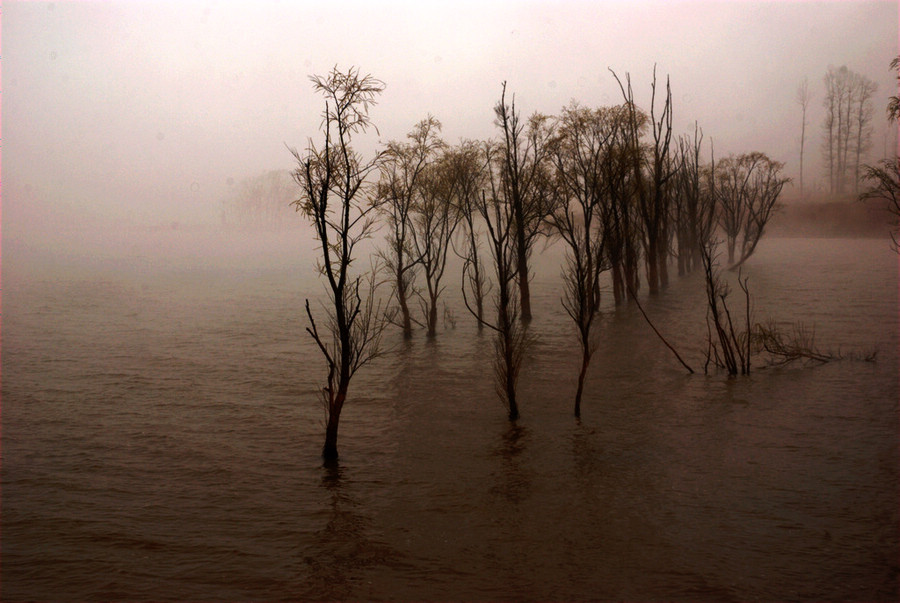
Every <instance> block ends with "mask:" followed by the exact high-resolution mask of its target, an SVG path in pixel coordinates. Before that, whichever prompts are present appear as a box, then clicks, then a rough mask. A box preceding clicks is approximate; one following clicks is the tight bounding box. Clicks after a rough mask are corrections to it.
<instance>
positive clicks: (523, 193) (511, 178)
mask: <svg viewBox="0 0 900 603" xmlns="http://www.w3.org/2000/svg"><path fill="white" fill-rule="evenodd" d="M494 114H495V116H496V122H495V123H496V124H497V126H498V127H499V128H500V132H501V134H502V140H501V141H500V162H499V175H500V179H499V180H500V182H499V183H498V188H497V193H498V194H500V195H502V196H503V201H502V202H503V203H504V204H505V205H508V206H509V208H510V209H511V211H512V218H513V233H512V235H513V238H514V241H515V252H516V275H517V279H518V284H519V299H520V305H521V317H522V320H523V321H525V322H528V321H530V320H531V289H530V286H529V282H530V277H531V275H530V274H529V269H528V264H529V258H530V256H531V249H532V246H533V245H534V241H535V239H536V238H537V236H538V235H539V234H540V232H541V225H542V223H543V220H544V217H545V216H546V215H547V214H548V212H549V211H550V207H551V203H552V201H551V199H550V198H549V195H548V194H547V190H546V187H547V184H548V182H549V176H548V173H549V167H548V165H547V153H548V151H549V147H548V142H549V140H550V137H551V135H552V132H551V129H550V127H549V126H550V119H549V118H548V117H547V116H545V115H541V114H539V113H534V114H533V115H532V116H531V117H530V118H528V121H527V123H523V122H522V121H521V119H520V115H519V113H518V111H516V100H515V96H513V98H512V100H511V101H510V104H509V105H507V104H506V82H503V91H502V93H501V95H500V101H499V102H498V103H497V104H496V105H495V106H494Z"/></svg>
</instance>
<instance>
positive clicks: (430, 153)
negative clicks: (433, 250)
mask: <svg viewBox="0 0 900 603" xmlns="http://www.w3.org/2000/svg"><path fill="white" fill-rule="evenodd" d="M440 127H441V125H440V123H439V122H438V121H437V120H436V119H434V118H433V117H431V116H428V117H427V118H425V119H423V120H422V121H420V122H419V123H418V124H416V127H415V128H414V129H413V130H412V131H411V132H410V133H409V134H407V138H408V139H409V142H405V143H400V142H395V141H391V142H389V143H388V145H387V149H386V150H385V151H384V160H383V161H382V163H381V167H380V171H381V177H380V180H379V182H378V197H377V204H378V208H379V211H380V212H381V214H382V215H383V216H384V218H385V221H386V222H387V226H388V229H389V230H388V235H387V243H388V249H387V250H386V251H385V252H383V253H382V254H381V255H382V257H383V258H384V260H385V264H386V266H387V268H388V270H389V271H390V273H391V282H392V283H393V292H394V297H396V299H397V304H398V306H399V309H400V316H399V317H398V318H399V320H400V326H401V328H402V329H403V336H404V337H405V338H409V337H412V317H411V314H410V310H409V299H410V297H412V296H413V295H414V294H415V284H414V282H415V270H416V267H417V266H418V264H419V257H418V256H417V254H416V251H415V249H414V248H413V243H412V230H413V228H412V224H411V215H412V211H413V205H414V202H415V198H416V195H417V194H419V192H420V189H421V187H422V177H423V174H424V172H425V170H426V169H427V167H428V165H429V164H430V163H431V162H432V161H433V160H434V158H435V157H436V155H437V153H438V152H439V150H440V149H441V147H442V146H443V142H442V141H441V140H440V138H439V136H438V135H439V133H440Z"/></svg>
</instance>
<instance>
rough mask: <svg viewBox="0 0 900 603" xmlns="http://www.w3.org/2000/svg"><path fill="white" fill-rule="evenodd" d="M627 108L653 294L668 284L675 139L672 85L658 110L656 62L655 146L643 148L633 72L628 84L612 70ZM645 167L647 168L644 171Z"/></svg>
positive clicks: (653, 99)
mask: <svg viewBox="0 0 900 603" xmlns="http://www.w3.org/2000/svg"><path fill="white" fill-rule="evenodd" d="M611 71H612V70H611ZM612 73H613V77H615V78H616V82H618V84H619V89H620V90H621V92H622V97H623V98H624V101H625V106H626V107H627V109H628V114H627V115H628V120H627V122H626V123H627V129H626V130H625V132H626V144H627V145H628V147H629V154H630V159H631V162H632V170H633V175H632V177H633V182H634V189H633V190H634V194H635V199H636V200H637V208H638V215H639V216H640V219H641V225H642V227H643V234H644V258H645V260H646V262H647V288H648V289H649V291H650V293H651V294H655V293H657V292H659V289H660V287H665V286H666V285H667V284H668V281H669V277H668V270H667V267H666V265H667V260H668V256H669V215H670V209H669V208H670V200H671V197H670V195H669V191H668V182H669V179H670V178H671V177H672V175H673V173H674V170H673V169H672V162H670V161H669V147H670V145H671V142H672V89H671V86H670V85H669V79H668V78H666V92H665V100H664V101H663V107H662V112H661V113H660V114H659V117H658V118H657V114H656V66H654V67H653V81H652V82H651V90H652V96H651V101H650V119H649V123H650V129H651V134H652V137H653V142H652V146H650V147H649V148H648V149H646V150H645V149H644V147H642V145H641V134H642V131H643V127H644V123H645V121H644V120H645V119H646V116H642V115H641V114H640V111H639V110H638V109H637V106H636V105H635V102H634V93H633V92H632V89H631V76H630V75H629V74H627V73H626V74H625V84H623V83H622V81H621V80H620V79H619V76H618V75H616V73H615V72H614V71H613V72H612ZM645 170H646V171H645Z"/></svg>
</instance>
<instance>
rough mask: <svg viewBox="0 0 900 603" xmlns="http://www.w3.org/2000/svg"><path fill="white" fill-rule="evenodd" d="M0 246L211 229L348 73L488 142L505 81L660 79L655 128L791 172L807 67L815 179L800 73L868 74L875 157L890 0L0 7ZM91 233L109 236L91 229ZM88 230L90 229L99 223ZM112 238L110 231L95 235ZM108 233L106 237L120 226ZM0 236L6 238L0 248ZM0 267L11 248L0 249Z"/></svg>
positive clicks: (535, 95)
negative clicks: (323, 79)
mask: <svg viewBox="0 0 900 603" xmlns="http://www.w3.org/2000/svg"><path fill="white" fill-rule="evenodd" d="M4 8H5V14H4V15H3V29H2V41H3V64H2V70H3V72H2V83H3V97H4V98H3V101H4V102H3V106H2V110H3V115H2V116H3V138H4V140H3V143H4V144H3V147H4V148H3V150H4V151H5V153H4V157H3V174H2V175H3V185H4V186H3V238H4V245H5V246H6V247H7V251H8V252H9V251H10V250H14V249H16V245H17V244H24V243H26V242H28V241H32V242H33V241H37V240H44V239H55V240H60V241H61V240H63V239H65V238H66V236H69V239H70V240H71V241H74V242H79V241H81V242H85V243H86V242H88V241H91V242H97V237H95V236H82V237H73V236H70V235H66V233H71V232H72V231H79V230H84V229H85V228H87V227H88V226H98V225H99V226H101V227H102V229H103V230H102V231H101V232H102V233H104V235H103V236H106V235H107V234H110V233H118V234H117V235H116V236H120V237H121V236H122V235H121V233H122V232H126V231H128V230H129V229H144V228H150V227H156V228H164V227H171V228H177V227H181V228H184V227H197V226H203V225H216V224H218V223H219V222H220V216H221V213H222V203H223V199H225V198H226V197H227V196H228V195H229V193H230V191H231V190H232V189H233V188H234V187H235V186H236V184H237V183H239V182H240V181H241V180H242V179H244V178H248V177H252V176H254V175H256V174H259V173H261V172H264V171H267V170H278V169H289V168H291V167H292V157H291V155H290V153H289V152H288V150H287V148H286V145H287V146H292V147H303V146H304V145H305V144H306V141H307V139H308V138H309V137H314V138H315V137H317V136H318V127H319V123H320V114H321V110H322V100H321V99H320V98H319V97H317V96H316V95H315V93H314V91H313V89H312V86H311V84H310V82H309V79H308V76H309V75H310V74H322V73H325V72H327V71H329V70H330V69H331V68H332V67H333V66H334V65H338V66H341V67H342V68H346V67H349V66H351V65H357V66H359V67H360V69H361V70H362V71H363V72H364V73H371V74H372V75H374V76H375V77H377V78H379V79H381V80H383V81H384V82H385V83H386V90H385V92H384V94H383V95H382V97H381V99H380V101H379V104H378V105H377V106H376V107H375V108H374V110H373V112H372V119H373V122H374V123H375V125H376V126H377V127H378V133H377V134H375V133H372V135H371V136H368V137H367V138H366V139H365V140H363V141H361V142H360V146H361V149H362V150H363V151H364V152H366V153H371V152H373V151H374V150H375V149H376V148H377V145H378V144H379V141H382V142H383V141H387V140H389V139H397V138H401V137H403V136H404V135H405V133H406V132H407V131H409V129H410V128H411V127H412V125H413V124H415V123H416V122H417V121H418V120H420V119H422V118H423V117H424V116H425V115H426V114H428V113H431V114H433V115H435V116H436V117H437V118H438V119H439V120H441V121H442V123H443V126H444V128H443V135H444V138H445V140H447V141H450V142H455V141H457V140H459V139H460V138H463V137H468V138H488V137H491V136H494V135H495V128H494V126H493V113H492V106H493V105H494V103H495V102H496V101H497V99H498V98H499V94H500V86H501V82H502V81H504V80H506V81H508V86H509V90H510V91H511V92H513V93H515V95H516V102H517V106H518V107H519V108H520V110H521V111H522V112H523V113H525V114H528V113H531V112H532V111H542V112H546V113H556V112H558V111H559V109H560V108H561V107H562V106H564V105H566V104H568V103H569V101H570V100H571V99H576V100H578V101H580V102H581V103H583V104H587V105H593V106H597V105H606V104H613V103H618V102H620V101H621V94H620V92H619V90H618V87H617V84H616V82H615V80H614V78H613V77H612V74H611V73H610V72H609V70H608V69H609V68H611V69H613V70H615V71H616V72H617V73H619V74H620V75H621V74H625V73H630V74H631V76H632V81H633V84H634V89H635V96H636V100H637V101H638V103H639V104H641V105H643V106H648V104H649V95H650V79H651V77H652V70H653V67H654V64H656V65H657V70H658V73H659V74H660V75H661V76H663V77H664V76H665V75H669V76H670V77H671V82H672V89H673V95H674V111H675V113H674V115H675V118H674V124H675V131H676V134H679V133H683V132H686V131H688V130H690V129H692V127H693V123H694V121H695V120H697V121H698V122H699V124H700V125H701V127H702V128H703V130H704V132H705V133H706V136H707V137H708V139H709V138H711V139H712V140H714V142H715V145H716V152H717V154H722V155H724V154H727V153H730V152H744V151H750V150H760V151H763V152H765V153H767V154H769V155H770V156H771V157H773V158H774V159H777V160H779V161H784V162H785V163H786V164H787V167H786V172H787V174H788V175H791V176H796V174H797V169H798V157H799V131H800V120H801V118H800V109H799V106H798V105H797V103H796V102H795V100H794V97H795V92H796V89H797V86H798V84H799V83H800V81H801V80H802V79H803V78H804V77H808V78H809V81H810V87H811V90H812V92H813V100H812V103H811V105H810V115H809V126H808V133H809V134H808V141H807V147H806V148H807V160H806V168H805V169H806V174H807V175H806V178H808V179H809V181H815V180H816V179H817V178H819V174H818V172H819V167H820V164H821V161H820V152H819V144H820V130H821V127H820V124H821V121H822V107H821V101H822V95H823V93H822V84H821V80H822V76H823V75H824V73H825V70H826V69H827V67H828V66H829V65H844V64H846V65H847V66H848V67H849V68H850V69H853V70H855V71H857V72H859V73H862V74H864V75H866V76H868V77H870V78H871V79H873V80H874V81H876V82H877V83H878V86H879V88H878V92H877V93H876V96H875V99H874V103H873V104H874V110H875V119H874V125H875V133H874V136H873V143H874V144H873V149H872V151H871V155H872V159H877V158H879V157H881V156H882V155H883V154H884V152H885V150H886V149H889V148H890V149H893V148H894V145H895V144H896V143H895V140H896V139H895V136H896V133H895V132H894V133H889V128H888V127H887V124H886V123H885V120H884V118H883V115H884V105H885V104H886V101H887V97H888V96H889V95H891V94H894V93H896V81H895V80H894V79H893V75H892V73H891V72H890V71H889V69H888V63H889V62H890V60H891V59H892V58H893V57H894V56H896V55H897V22H898V8H897V3H896V2H871V1H870V2H590V1H584V2H550V1H534V2H496V1H488V2H477V3H476V2H454V3H436V2H415V3H413V2H371V3H363V2H343V3H328V4H323V3H320V2H315V3H314V2H272V1H270V2H249V1H242V2H149V1H148V2H124V1H122V2H109V1H99V2H90V3H87V2H59V3H47V2H6V3H5V7H4ZM111 236H112V235H111ZM101 238H102V237H101ZM112 238H115V236H113V237H112ZM126 238H128V237H126ZM9 244H12V245H13V247H10V246H9ZM7 259H12V258H9V257H7Z"/></svg>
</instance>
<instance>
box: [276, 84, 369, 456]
mask: <svg viewBox="0 0 900 603" xmlns="http://www.w3.org/2000/svg"><path fill="white" fill-rule="evenodd" d="M310 79H311V80H312V82H313V86H314V88H315V90H316V91H317V92H319V93H321V94H322V95H323V96H324V97H325V110H324V111H323V114H322V128H323V130H324V132H323V134H324V141H323V142H322V145H321V146H319V147H317V146H316V145H315V143H314V142H313V141H312V139H310V140H309V143H308V146H307V150H306V152H305V153H304V154H302V155H301V154H300V152H298V151H297V150H296V149H291V153H292V154H293V156H294V158H295V159H296V161H297V167H296V169H295V170H294V179H295V180H296V182H297V184H299V185H300V189H301V193H300V198H299V199H298V200H297V201H295V202H294V206H295V207H296V209H297V210H298V211H301V212H302V213H303V214H304V215H305V216H307V217H308V218H309V219H310V221H311V222H312V224H313V226H314V228H315V231H316V238H317V239H318V241H319V242H320V248H319V249H320V254H321V255H320V256H319V258H318V268H319V271H320V273H321V274H322V275H324V277H325V279H326V303H325V304H324V305H325V307H326V313H327V318H328V320H327V322H326V324H325V325H324V328H323V329H320V328H319V326H318V325H317V324H316V321H315V319H314V318H313V313H312V311H311V310H310V306H309V300H308V299H307V300H306V314H307V316H308V317H309V322H310V326H309V327H308V328H307V329H306V330H307V332H308V333H309V334H310V336H311V337H312V338H313V340H314V341H315V342H316V345H317V346H318V347H319V350H320V351H321V353H322V356H323V357H324V359H325V365H326V369H327V379H326V383H325V386H324V387H323V388H322V397H323V400H324V405H325V411H326V414H327V426H326V431H325V445H324V447H323V448H322V456H323V457H324V458H325V460H326V461H333V460H335V459H337V456H338V450H337V436H338V424H339V422H340V417H341V410H342V409H343V406H344V402H345V401H346V398H347V391H348V389H349V386H350V380H351V379H352V377H353V375H354V374H355V373H356V371H357V370H359V369H360V368H361V367H362V366H363V365H365V364H366V363H368V362H369V361H371V360H372V359H373V358H375V357H376V356H378V355H379V353H380V341H381V334H382V331H383V329H384V326H385V321H384V314H383V313H382V312H381V307H380V304H378V303H376V301H375V287H376V284H377V283H376V280H375V279H376V274H375V269H374V268H371V269H370V270H369V271H368V272H364V273H354V272H352V270H351V264H353V263H354V261H355V260H356V257H355V250H356V246H357V245H358V244H359V243H360V242H361V241H363V240H364V239H366V238H368V237H369V236H370V235H371V234H372V231H373V228H374V219H373V212H374V209H375V206H374V204H372V203H371V202H369V200H368V199H367V197H369V192H370V191H369V190H367V187H366V182H367V177H368V175H369V174H370V173H371V172H372V171H373V170H375V169H376V168H377V166H378V161H379V158H378V157H377V156H376V157H375V158H374V159H372V160H369V161H366V160H364V159H363V158H362V157H361V156H360V155H359V154H358V153H357V152H355V151H354V150H353V148H352V146H351V142H352V139H353V136H354V135H355V134H357V133H363V132H365V131H366V130H367V129H368V128H369V127H371V122H370V120H369V111H368V110H369V107H370V106H371V105H373V104H374V103H375V99H376V96H377V95H378V94H380V93H381V91H382V90H383V89H384V84H383V83H382V82H381V81H379V80H377V79H375V78H373V77H372V76H371V75H360V73H359V69H358V68H355V67H353V68H350V69H348V70H347V71H346V72H343V71H340V70H339V69H338V68H337V67H335V68H333V69H332V71H331V72H330V73H329V74H327V75H325V76H312V77H311V78H310ZM355 267H356V266H355V265H354V266H353V268H355Z"/></svg>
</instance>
